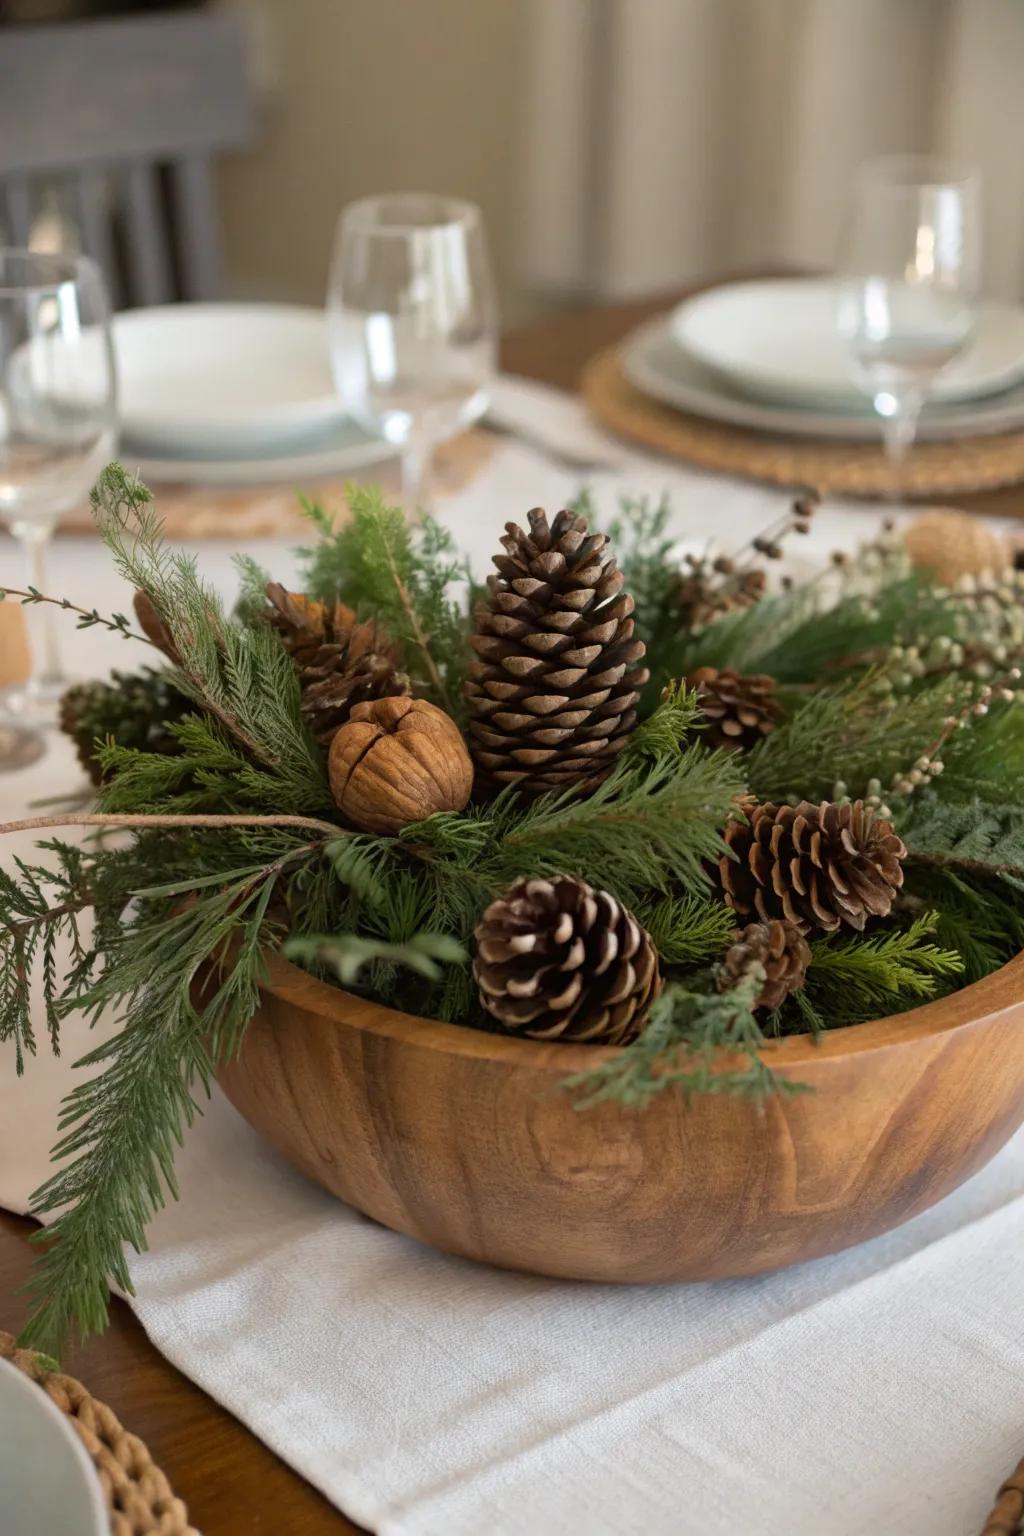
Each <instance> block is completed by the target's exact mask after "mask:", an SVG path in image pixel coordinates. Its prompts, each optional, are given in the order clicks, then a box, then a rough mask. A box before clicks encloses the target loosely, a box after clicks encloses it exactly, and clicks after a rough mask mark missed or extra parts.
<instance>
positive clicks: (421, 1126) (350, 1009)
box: [220, 955, 1024, 1281]
mask: <svg viewBox="0 0 1024 1536" xmlns="http://www.w3.org/2000/svg"><path fill="white" fill-rule="evenodd" d="M614 1054H615V1052H614V1051H613V1050H610V1049H609V1048H600V1047H594V1046H568V1045H564V1044H557V1043H555V1044H543V1043H541V1042H538V1041H532V1040H523V1039H520V1038H515V1037H511V1036H503V1035H490V1034H485V1033H482V1032H480V1031H475V1030H468V1029H464V1028H460V1027H458V1026H456V1025H450V1024H437V1023H433V1022H430V1021H428V1020H424V1019H417V1018H413V1017H411V1016H409V1015H407V1014H401V1013H397V1012H395V1011H394V1010H392V1009H387V1008H382V1007H380V1006H379V1005H378V1004H376V1003H371V1002H368V1001H366V1000H365V999H361V998H356V997H353V996H351V995H348V994H346V993H344V992H342V991H340V990H339V989H338V988H336V987H333V986H329V985H327V984H326V983H323V982H320V981H317V980H316V979H315V978H314V977H311V976H309V975H308V974H306V973H305V972H302V971H299V970H298V969H296V967H294V966H292V965H290V964H289V963H288V962H287V961H285V960H283V959H280V958H279V957H272V960H271V964H270V970H269V977H268V981H267V983H266V985H265V987H264V989H263V1001H262V1004H261V1007H260V1009H259V1011H258V1013H257V1015H256V1017H255V1019H254V1020H253V1022H252V1024H251V1025H250V1026H249V1029H248V1032H247V1034H246V1039H245V1045H244V1048H243V1050H242V1053H241V1055H240V1057H239V1058H238V1059H237V1060H236V1061H234V1062H232V1063H231V1064H230V1065H229V1066H227V1067H226V1068H224V1069H223V1070H222V1072H221V1074H220V1080H221V1083H222V1085H223V1086H224V1088H225V1090H226V1092H227V1094H228V1097H229V1098H230V1099H231V1100H232V1102H233V1103H234V1104H235V1106H236V1108H238V1109H239V1110H240V1111H241V1113H242V1114H243V1115H245V1117H246V1118H247V1119H248V1120H249V1121H250V1122H251V1123H252V1124H253V1125H254V1126H255V1127H256V1129H257V1130H258V1131H259V1132H260V1133H261V1135H263V1136H264V1137H265V1138H266V1139H267V1140H268V1141H270V1142H271V1143H272V1144H273V1145H274V1146H275V1147H276V1148H277V1149H278V1151H280V1152H281V1153H283V1155H284V1156H285V1157H287V1158H288V1160H289V1161H290V1162H291V1163H293V1164H294V1165H295V1166H296V1167H298V1168H300V1169H301V1170H302V1171H303V1172H305V1173H306V1174H308V1175H309V1176H310V1177H311V1178H314V1179H316V1180H317V1182H318V1183H320V1184H322V1185H323V1186H324V1187H325V1188H326V1189H329V1190H330V1191H331V1192H332V1193H334V1194H336V1195H338V1196H339V1197H340V1198H341V1199H343V1200H345V1201H347V1202H348V1203H349V1204H350V1205H354V1206H356V1207H357V1208H358V1209H359V1210H361V1211H364V1212H365V1213H366V1214H367V1215H369V1216H372V1217H374V1218H375V1219H376V1220H377V1221H380V1222H383V1223H384V1224H385V1225H386V1226H389V1227H393V1228H395V1229H396V1230H397V1231H400V1232H405V1233H407V1234H409V1235H410V1236H413V1237H418V1238H420V1239H421V1240H422V1241H424V1242H427V1243H429V1244H431V1246H433V1247H436V1248H440V1249H443V1250H444V1251H445V1252H448V1253H455V1254H460V1255H462V1256H464V1257H467V1258H471V1259H478V1260H483V1261H486V1262H489V1263H492V1264H497V1265H500V1266H501V1267H503V1268H507V1269H523V1270H527V1271H530V1272H536V1273H539V1274H546V1275H555V1276H561V1277H567V1278H570V1279H582V1280H600V1281H669V1280H707V1279H717V1278H722V1277H725V1276H735V1275H748V1274H756V1273H759V1272H761V1271H764V1270H771V1269H777V1268H780V1267H782V1266H784V1265H788V1264H794V1263H798V1262H802V1261H803V1260H806V1259H811V1258H817V1257H819V1256H821V1255H823V1254H828V1253H834V1252H836V1251H837V1250H839V1249H841V1248H845V1247H848V1246H850V1245H851V1244H854V1243H860V1242H863V1241H865V1240H866V1239H867V1238H870V1237H874V1236H876V1235H877V1234H878V1233H880V1232H885V1231H888V1230H889V1229H890V1228H891V1227H895V1226H898V1225H899V1224H900V1223H902V1222H904V1221H907V1220H909V1218H910V1217H912V1216H915V1215H917V1214H918V1213H919V1212H921V1211H923V1210H926V1209H927V1208H928V1207H929V1206H931V1205H933V1204H934V1203H935V1202H936V1201H937V1200H940V1199H942V1198H943V1197H944V1196H945V1195H947V1194H949V1193H950V1191H951V1190H953V1189H955V1188H956V1187H957V1186H958V1185H959V1184H961V1183H962V1182H963V1181H964V1180H965V1179H967V1178H969V1177H970V1176H971V1175H972V1174H973V1173H976V1172H977V1171H978V1169H979V1168H981V1167H983V1166H984V1164H985V1163H986V1162H988V1160H989V1158H991V1157H992V1156H993V1155H994V1153H995V1152H997V1151H998V1149H999V1148H1000V1147H1001V1146H1002V1145H1003V1144H1004V1142H1005V1141H1006V1140H1007V1139H1008V1138H1009V1136H1010V1135H1011V1134H1012V1133H1013V1131H1015V1130H1016V1129H1017V1127H1018V1126H1019V1125H1020V1124H1021V1123H1022V1121H1024V955H1021V956H1018V957H1017V958H1016V959H1015V960H1014V961H1012V962H1011V963H1010V964H1009V965H1007V966H1004V967H1003V969H1002V970H1001V971H999V972H997V973H996V974H995V975H993V976H990V977H987V978H986V979H985V980H984V981H981V982H978V983H977V984H976V985H975V986H973V987H970V988H966V989H965V990H963V991H962V992H959V993H955V994H954V995H952V996H951V997H946V998H942V999H940V1000H938V1001H937V1002H934V1003H931V1004H928V1005H927V1006H925V1007H923V1008H918V1009H915V1010H913V1011H912V1012H910V1013H906V1014H901V1015H898V1016H894V1017H892V1018H888V1019H883V1020H879V1021H878V1022H876V1023H873V1024H862V1025H858V1026H856V1027H853V1028H847V1029H838V1030H834V1031H833V1032H831V1033H830V1034H827V1035H825V1036H824V1038H823V1039H822V1040H821V1042H820V1043H815V1041H814V1040H812V1039H811V1038H810V1037H809V1036H806V1035H803V1036H792V1037H790V1038H788V1039H785V1040H781V1041H778V1042H772V1043H770V1044H769V1045H768V1046H766V1047H765V1049H764V1051H763V1053H762V1054H763V1057H764V1059H765V1060H766V1061H767V1062H769V1063H770V1065H771V1066H772V1067H773V1069H774V1070H775V1071H776V1072H777V1073H778V1075H779V1077H780V1078H784V1079H789V1080H790V1081H793V1082H799V1083H804V1084H806V1085H808V1087H809V1088H811V1089H812V1090H813V1091H812V1092H809V1093H804V1094H799V1095H795V1096H793V1097H787V1098H781V1097H776V1098H774V1099H771V1100H769V1101H768V1102H767V1103H764V1104H753V1103H750V1102H748V1101H746V1100H742V1099H737V1098H735V1097H729V1096H724V1095H721V1096H720V1095H714V1094H705V1095H700V1096H697V1097H696V1098H694V1099H692V1100H690V1101H689V1102H687V1101H686V1100H685V1099H684V1098H683V1097H682V1096H681V1095H680V1094H678V1093H676V1092H674V1091H667V1092H665V1093H663V1094H661V1095H659V1096H658V1097H657V1098H656V1099H654V1100H653V1101H652V1103H651V1104H650V1105H649V1106H648V1107H647V1108H646V1109H645V1110H644V1112H643V1113H642V1114H639V1113H637V1112H636V1111H635V1110H625V1109H622V1108H620V1107H619V1106H618V1105H614V1104H602V1105H599V1106H597V1107H595V1108H593V1109H589V1110H586V1111H583V1112H579V1111H577V1110H576V1109H575V1108H574V1106H573V1102H572V1099H571V1097H570V1095H569V1094H567V1093H566V1091H565V1088H564V1082H565V1078H566V1077H567V1076H568V1075H569V1074H571V1073H575V1072H580V1071H583V1070H584V1069H585V1068H587V1067H592V1066H594V1065H596V1064H597V1063H599V1062H600V1061H603V1060H606V1059H608V1058H609V1057H611V1056H613V1055H614Z"/></svg>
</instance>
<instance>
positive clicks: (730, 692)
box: [687, 667, 779, 752]
mask: <svg viewBox="0 0 1024 1536" xmlns="http://www.w3.org/2000/svg"><path fill="white" fill-rule="evenodd" d="M687 682H688V683H689V685H690V687H691V688H696V690H697V692H698V694H699V695H700V707H701V713H702V714H703V716H704V719H705V721H706V722H707V729H706V730H705V733H704V740H705V741H706V742H707V744H708V746H710V747H740V748H742V749H743V750H744V751H745V752H749V751H750V750H751V748H752V747H756V746H757V744H758V742H759V741H760V740H761V738H762V737H763V736H770V735H771V733H772V731H774V729H775V726H776V722H777V721H778V718H779V703H778V700H777V699H776V697H775V679H774V678H773V677H767V676H766V675H765V674H764V673H761V672H757V673H753V674H752V675H751V676H749V677H746V676H744V675H743V673H741V672H734V671H733V670H732V668H731V667H726V668H724V669H723V670H722V671H721V672H720V671H719V670H718V669H717V667H699V668H698V669H697V671H696V672H691V673H690V676H689V677H688V678H687Z"/></svg>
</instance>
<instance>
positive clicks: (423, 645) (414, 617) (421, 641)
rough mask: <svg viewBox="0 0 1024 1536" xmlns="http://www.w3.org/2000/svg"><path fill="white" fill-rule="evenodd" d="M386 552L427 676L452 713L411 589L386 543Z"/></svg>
mask: <svg viewBox="0 0 1024 1536" xmlns="http://www.w3.org/2000/svg"><path fill="white" fill-rule="evenodd" d="M385 550H386V553H387V561H388V570H389V571H390V572H391V579H392V581H393V582H394V584H395V591H396V592H397V593H398V600H399V602H400V603H401V605H402V608H403V609H404V610H405V616H406V618H407V619H408V621H409V626H410V628H411V629H412V635H413V639H414V640H415V642H416V646H417V649H418V650H419V651H420V653H421V654H422V656H423V663H424V665H425V667H426V669H427V676H428V677H429V678H430V681H431V683H432V684H433V685H434V687H435V688H436V690H437V694H438V697H439V698H440V699H442V700H443V702H444V706H445V708H446V709H447V710H449V712H450V711H451V707H452V706H451V700H450V699H449V697H448V690H447V688H446V687H445V685H444V682H443V680H442V678H441V674H440V672H439V671H438V670H437V663H436V661H435V660H434V658H433V656H432V655H431V654H430V645H429V643H428V637H427V636H426V635H425V634H424V632H423V626H422V624H421V623H420V621H419V615H418V614H417V612H416V609H415V608H414V607H413V602H412V598H411V597H410V596H409V589H408V587H407V586H406V585H405V582H404V581H403V580H402V578H401V576H399V574H398V567H397V566H396V564H395V557H394V555H393V554H392V553H391V546H390V545H389V544H388V543H387V542H386V541H385Z"/></svg>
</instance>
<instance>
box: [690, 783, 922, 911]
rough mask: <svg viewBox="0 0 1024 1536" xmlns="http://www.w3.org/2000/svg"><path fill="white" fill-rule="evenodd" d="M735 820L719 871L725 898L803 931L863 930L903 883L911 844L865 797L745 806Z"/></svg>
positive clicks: (736, 906) (888, 904) (728, 831)
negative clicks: (741, 816)
mask: <svg viewBox="0 0 1024 1536" xmlns="http://www.w3.org/2000/svg"><path fill="white" fill-rule="evenodd" d="M744 809H745V811H746V814H747V817H748V820H747V821H746V822H740V821H733V822H730V823H729V825H728V826H727V827H726V830H725V841H726V843H727V845H728V847H729V849H730V851H731V853H732V854H733V855H734V857H733V858H729V857H727V856H726V855H724V854H723V856H722V858H721V859H720V860H719V872H720V877H721V881H722V888H723V890H724V892H725V899H726V901H727V902H728V903H729V905H730V906H731V907H732V908H733V909H734V910H735V911H737V912H739V913H740V914H741V916H744V917H752V916H753V915H754V914H755V913H756V914H757V915H758V916H759V917H760V918H761V919H762V920H763V921H764V922H770V921H771V920H772V919H773V918H784V919H785V920H786V921H787V922H791V923H796V924H798V925H799V927H801V928H802V929H803V930H804V932H809V931H810V930H812V929H823V930H825V931H826V932H829V933H831V932H834V930H835V929H837V928H840V927H846V928H855V929H857V930H858V931H860V930H861V929H863V927H864V925H865V923H866V922H867V920H868V918H869V917H885V916H887V915H888V913H889V911H890V910H891V908H892V904H893V901H894V899H895V896H896V892H897V891H898V890H899V889H900V887H901V886H902V884H903V865H902V862H901V861H902V859H903V858H904V856H905V855H906V851H907V850H906V848H905V847H904V845H903V843H902V842H901V840H900V839H899V838H898V837H897V836H896V833H895V832H894V831H893V827H892V822H891V821H886V820H885V818H884V817H881V816H878V815H877V814H876V813H875V812H874V811H873V810H872V809H871V808H870V807H869V806H867V805H865V804H864V802H863V800H854V801H853V802H852V803H847V804H845V805H839V804H833V803H831V802H829V801H827V800H825V801H822V803H821V804H820V805H811V804H809V803H808V802H807V801H806V800H803V801H801V803H800V804H799V805H796V806H792V805H781V806H780V805H773V804H772V803H771V802H770V801H766V802H764V803H763V804H761V805H758V804H756V803H755V804H753V805H749V804H748V805H746V806H745V807H744Z"/></svg>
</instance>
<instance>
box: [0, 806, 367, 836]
mask: <svg viewBox="0 0 1024 1536" xmlns="http://www.w3.org/2000/svg"><path fill="white" fill-rule="evenodd" d="M46 827H210V828H217V827H302V828H304V829H307V830H308V831H311V832H320V833H322V834H323V836H324V837H351V835H352V834H351V833H350V832H348V831H346V829H345V828H344V827H337V826H335V825H334V823H333V822H330V821H318V820H317V819H316V818H315V817H312V816H220V815H210V816H184V815H177V816H175V815H166V816H143V815H138V816H132V815H128V814H124V813H120V812H117V813H115V812H112V811H111V812H100V811H90V812H87V813H85V814H80V815H74V816H30V817H28V818H27V819H26V820H24V821H6V822H3V823H0V837H2V836H3V835H4V834H5V833H7V832H36V831H40V830H42V829H43V828H46Z"/></svg>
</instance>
